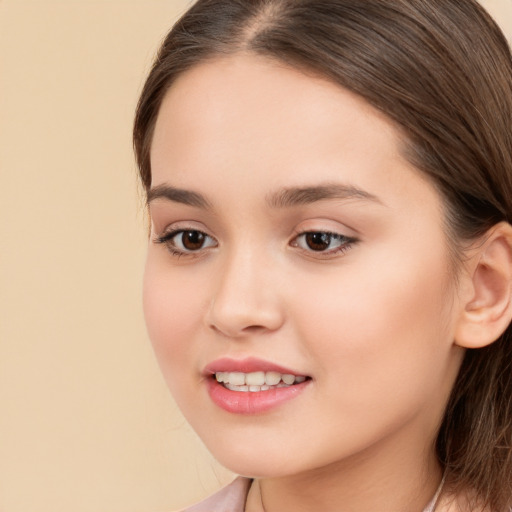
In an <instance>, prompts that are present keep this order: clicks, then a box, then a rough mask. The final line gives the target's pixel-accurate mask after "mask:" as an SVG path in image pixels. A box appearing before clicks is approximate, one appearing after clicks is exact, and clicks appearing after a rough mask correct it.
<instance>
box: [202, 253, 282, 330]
mask: <svg viewBox="0 0 512 512" xmlns="http://www.w3.org/2000/svg"><path fill="white" fill-rule="evenodd" d="M279 281H280V280H279V279H278V276H277V272H276V269H275V268H274V267H273V266H272V265H270V264H269V263H268V262H266V261H264V259H263V258H262V257H261V256H258V255H257V254H255V253H251V252H250V251H249V250H245V251H243V250H241V251H239V252H238V254H237V255H233V256H232V257H230V258H227V259H226V261H225V262H224V264H223V265H222V266H221V268H220V269H219V273H218V275H217V280H216V281H215V283H216V285H215V289H214V292H213V296H212V299H211V302H210V305H209V308H208V312H207V314H206V323H207V326H208V327H209V328H210V329H213V330H214V331H217V332H219V333H221V334H223V335H224V336H227V337H229V338H244V337H248V336H252V335H257V334H263V333H268V332H272V331H276V330H278V329H279V328H280V327H281V325H282V324H283V321H284V309H283V303H282V300H281V294H280V287H281V283H280V282H279Z"/></svg>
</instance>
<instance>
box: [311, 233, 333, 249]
mask: <svg viewBox="0 0 512 512" xmlns="http://www.w3.org/2000/svg"><path fill="white" fill-rule="evenodd" d="M306 243H307V245H308V247H309V248H310V249H311V250H313V251H325V249H328V248H329V244H330V243H331V235H330V234H328V233H306Z"/></svg>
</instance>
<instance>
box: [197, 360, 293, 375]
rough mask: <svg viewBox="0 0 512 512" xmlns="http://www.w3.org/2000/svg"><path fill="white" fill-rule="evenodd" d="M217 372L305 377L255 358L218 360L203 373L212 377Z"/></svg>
mask: <svg viewBox="0 0 512 512" xmlns="http://www.w3.org/2000/svg"><path fill="white" fill-rule="evenodd" d="M217 372H243V373H251V372H278V373H284V374H289V375H295V376H300V375H303V374H302V373H300V372H296V371H295V370H291V369H290V368H285V367H284V366H280V365H277V364H274V363H271V362H269V361H264V360H263V359H257V358H255V357H248V358H246V359H239V360H237V359H230V358H228V357H224V358H222V359H217V360H216V361H213V362H212V363H210V364H208V365H207V366H206V367H205V369H204V372H203V373H204V374H205V375H211V374H212V373H217Z"/></svg>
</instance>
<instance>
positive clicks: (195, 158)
mask: <svg viewBox="0 0 512 512" xmlns="http://www.w3.org/2000/svg"><path fill="white" fill-rule="evenodd" d="M401 146H402V136H401V133H400V132H399V130H398V129H397V128H396V127H395V125H394V124H393V123H392V122H391V121H390V120H389V119H388V118H387V117H385V116H384V115H383V114H381V113H380V112H378V111H377V110H376V109H374V108H373V107H371V106H370V105H369V104H368V103H367V102H365V101H364V100H363V99H361V98H360V97H359V96H357V95H355V94H352V93H351V92H349V91H347V90H345V89H343V88H342V87H340V86H338V85H337V84H334V83H332V82H330V81H328V80H326V79H323V78H320V77H317V76H312V75H310V74H306V73H304V72H302V71H300V70H297V69H294V68H290V67H288V66H286V65H284V64H281V63H279V62H276V61H272V60H269V59H266V58H262V57H258V56H255V55H235V56H231V57H225V58H219V59H215V60H211V61H207V62H204V63H202V64H200V65H197V66H196V67H194V68H192V69H191V70H189V71H187V72H186V73H184V74H183V75H181V76H180V77H179V78H178V79H177V80H176V82H175V83H174V84H173V86H172V87H171V88H170V90H169V91H168V92H167V94H166V96H165V98H164V101H163V103H162V106H161V108H160V112H159V115H158V118H157V122H156V126H155V132H154V138H153V144H152V148H151V167H152V172H153V181H152V186H158V185H161V184H164V183H169V182H171V183H172V185H174V186H177V187H182V188H187V189H191V188H193V189H200V190H199V191H201V192H204V193H205V195H208V196H211V195H212V194H213V195H215V194H216V193H217V192H218V191H221V192H226V193H230V192H231V193H233V194H236V195H238V196H240V197H242V196H243V195H244V192H246V193H247V195H248V196H251V197H253V196H256V195H260V196H261V197H263V196H268V194H269V193H270V192H271V191H272V189H276V188H279V187H287V186H308V185H310V184H312V182H314V181H322V182H338V181H342V182H344V183H349V184H353V185H355V186H357V188H360V189H364V190H366V191H368V192H369V193H370V194H374V195H380V194H382V193H383V189H386V188H388V189H389V188H391V189H393V191H394V192H395V193H401V192H403V193H405V194H407V193H410V192H411V190H410V189H411V187H412V188H414V187H415V186H420V187H423V186H425V179H424V178H423V177H422V175H421V174H420V173H419V172H418V171H416V170H415V169H413V168H412V167H411V165H410V164H409V163H408V162H406V161H405V159H404V158H403V157H402V155H401V153H400V148H401ZM406 189H407V190H406ZM260 192H261V193H260ZM384 193H385V191H384Z"/></svg>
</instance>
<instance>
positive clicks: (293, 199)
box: [267, 183, 383, 208]
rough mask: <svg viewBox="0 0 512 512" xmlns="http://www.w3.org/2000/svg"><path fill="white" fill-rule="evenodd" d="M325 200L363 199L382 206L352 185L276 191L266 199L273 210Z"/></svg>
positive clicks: (378, 201)
mask: <svg viewBox="0 0 512 512" xmlns="http://www.w3.org/2000/svg"><path fill="white" fill-rule="evenodd" d="M325 199H364V200H367V201H373V202H376V203H379V204H383V203H382V201H381V200H380V199H379V198H378V197H377V196H375V195H373V194H370V193H369V192H366V191H365V190H362V189H360V188H357V187H355V186H353V185H342V184H338V183H326V184H323V185H318V186H311V187H293V188H286V189H284V190H281V191H278V192H277V193H274V194H272V195H270V196H269V197H267V202H268V203H269V205H270V206H272V207H273V208H290V207H292V206H300V205H306V204H311V203H315V202H317V201H322V200H325Z"/></svg>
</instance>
